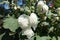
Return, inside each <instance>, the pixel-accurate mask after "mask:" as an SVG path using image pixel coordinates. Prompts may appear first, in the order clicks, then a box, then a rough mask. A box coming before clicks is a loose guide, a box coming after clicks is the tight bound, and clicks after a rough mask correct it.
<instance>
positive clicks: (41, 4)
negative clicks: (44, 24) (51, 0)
mask: <svg viewBox="0 0 60 40" xmlns="http://www.w3.org/2000/svg"><path fill="white" fill-rule="evenodd" d="M44 2H45V1H39V2H38V4H37V9H38V13H41V12H42V13H46V15H47V13H48V10H49V7H48V6H47V5H46V4H45V3H44Z"/></svg>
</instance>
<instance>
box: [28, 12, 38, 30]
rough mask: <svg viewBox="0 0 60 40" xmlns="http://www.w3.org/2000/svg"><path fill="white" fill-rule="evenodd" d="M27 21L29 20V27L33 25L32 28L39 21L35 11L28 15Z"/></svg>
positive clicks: (34, 27)
mask: <svg viewBox="0 0 60 40" xmlns="http://www.w3.org/2000/svg"><path fill="white" fill-rule="evenodd" d="M29 21H30V25H31V27H33V29H34V30H35V29H36V27H37V24H38V22H39V21H38V17H37V15H36V14H35V13H31V15H30V16H29Z"/></svg>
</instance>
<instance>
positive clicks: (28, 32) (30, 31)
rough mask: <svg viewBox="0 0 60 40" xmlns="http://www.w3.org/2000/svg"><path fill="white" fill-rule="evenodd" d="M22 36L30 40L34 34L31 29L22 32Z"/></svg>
mask: <svg viewBox="0 0 60 40" xmlns="http://www.w3.org/2000/svg"><path fill="white" fill-rule="evenodd" d="M22 35H26V36H27V38H28V39H30V38H31V37H32V36H34V32H33V31H32V29H31V28H27V29H25V30H23V31H22Z"/></svg>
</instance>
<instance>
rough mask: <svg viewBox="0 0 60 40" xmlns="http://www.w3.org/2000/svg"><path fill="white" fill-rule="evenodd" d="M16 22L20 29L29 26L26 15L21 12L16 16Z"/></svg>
mask: <svg viewBox="0 0 60 40" xmlns="http://www.w3.org/2000/svg"><path fill="white" fill-rule="evenodd" d="M18 23H19V25H20V27H21V28H22V29H25V28H27V27H28V26H29V20H28V16H27V15H25V14H23V15H20V17H19V18H18Z"/></svg>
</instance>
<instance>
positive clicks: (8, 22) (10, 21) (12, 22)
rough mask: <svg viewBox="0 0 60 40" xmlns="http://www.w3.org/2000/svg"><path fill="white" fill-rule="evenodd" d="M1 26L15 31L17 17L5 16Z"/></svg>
mask: <svg viewBox="0 0 60 40" xmlns="http://www.w3.org/2000/svg"><path fill="white" fill-rule="evenodd" d="M3 27H4V28H5V29H10V30H11V31H12V32H15V30H16V29H17V28H18V27H19V25H18V21H17V19H15V18H13V17H9V18H6V19H5V20H4V25H3Z"/></svg>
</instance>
